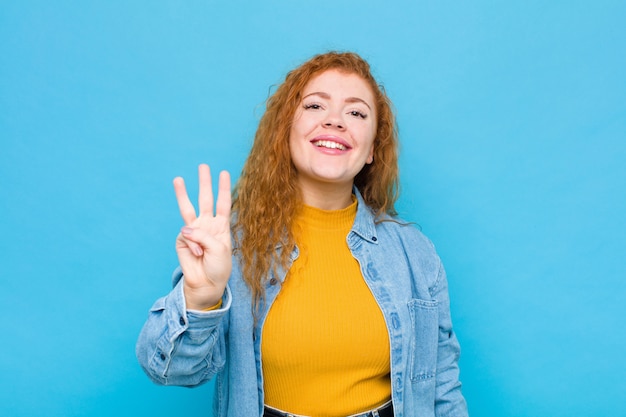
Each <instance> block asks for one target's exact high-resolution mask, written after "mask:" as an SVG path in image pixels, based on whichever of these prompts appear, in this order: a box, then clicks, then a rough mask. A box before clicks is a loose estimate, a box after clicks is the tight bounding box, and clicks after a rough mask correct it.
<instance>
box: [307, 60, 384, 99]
mask: <svg viewBox="0 0 626 417" xmlns="http://www.w3.org/2000/svg"><path fill="white" fill-rule="evenodd" d="M314 93H324V94H327V95H329V96H330V97H331V98H338V99H345V98H359V99H361V100H363V101H365V102H367V103H368V104H369V105H370V106H373V105H374V104H375V101H374V92H373V91H372V88H371V87H370V85H369V84H368V83H367V81H365V80H364V79H363V78H361V77H360V76H359V75H357V74H354V73H348V72H344V71H339V70H336V69H330V70H326V71H324V72H322V73H320V74H317V75H315V76H314V77H313V78H311V79H310V80H309V82H308V83H307V84H306V86H305V87H304V91H303V97H304V96H307V95H308V94H314Z"/></svg>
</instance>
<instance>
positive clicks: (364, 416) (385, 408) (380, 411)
mask: <svg viewBox="0 0 626 417" xmlns="http://www.w3.org/2000/svg"><path fill="white" fill-rule="evenodd" d="M263 417H306V416H301V415H299V414H290V413H287V412H285V411H282V410H277V409H275V408H272V407H268V406H265V412H264V413H263ZM348 417H393V404H392V403H391V401H389V402H388V403H386V404H383V405H381V406H380V407H379V408H376V409H374V410H370V411H365V412H363V413H357V414H353V415H352V416H348Z"/></svg>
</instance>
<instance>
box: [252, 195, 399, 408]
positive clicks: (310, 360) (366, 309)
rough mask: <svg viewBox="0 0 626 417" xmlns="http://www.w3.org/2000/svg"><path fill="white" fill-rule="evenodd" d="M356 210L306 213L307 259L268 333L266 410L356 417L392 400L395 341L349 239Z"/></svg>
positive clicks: (303, 239)
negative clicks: (392, 346) (392, 347)
mask: <svg viewBox="0 0 626 417" xmlns="http://www.w3.org/2000/svg"><path fill="white" fill-rule="evenodd" d="M356 204H357V203H356V201H354V203H353V204H352V205H350V206H349V207H347V208H345V209H342V210H336V211H325V210H319V209H316V208H313V207H306V206H305V207H303V209H302V211H301V212H300V214H299V216H298V217H297V219H296V222H295V227H296V228H295V230H296V236H297V237H298V238H297V240H298V247H299V249H300V256H299V257H298V259H297V260H296V261H295V262H294V264H293V265H292V267H291V269H290V271H289V274H288V275H287V278H286V279H285V282H284V284H283V287H282V288H281V290H280V293H279V294H278V297H277V298H276V300H275V301H274V304H273V305H272V307H271V309H270V311H269V312H268V315H267V317H266V319H265V323H264V326H263V334H262V340H261V358H262V365H263V377H264V389H265V403H266V404H267V405H269V406H271V407H275V408H278V409H281V410H285V411H289V412H291V413H295V414H301V415H308V416H315V417H335V416H342V415H343V416H346V415H350V414H355V413H358V412H361V411H366V410H369V409H372V408H375V407H377V406H379V405H381V404H384V403H385V402H386V401H388V400H389V399H390V398H391V382H390V379H389V368H390V352H389V336H388V332H387V327H386V325H385V321H384V317H383V315H382V312H381V311H380V308H379V307H378V304H377V303H376V300H375V299H374V296H373V295H372V293H371V292H370V290H369V287H368V286H367V284H366V283H365V280H364V279H363V276H362V274H361V270H360V267H359V263H358V262H357V260H356V259H354V257H353V256H352V254H351V253H350V250H349V248H348V245H347V243H346V237H347V235H348V233H349V231H350V228H351V227H352V224H353V222H354V218H355V216H356Z"/></svg>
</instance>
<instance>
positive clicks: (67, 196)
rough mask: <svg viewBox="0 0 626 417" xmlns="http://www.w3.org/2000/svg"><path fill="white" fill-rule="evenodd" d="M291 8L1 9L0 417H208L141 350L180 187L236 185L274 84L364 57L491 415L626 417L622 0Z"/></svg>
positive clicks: (406, 190)
mask: <svg viewBox="0 0 626 417" xmlns="http://www.w3.org/2000/svg"><path fill="white" fill-rule="evenodd" d="M295 3H296V2H287V1H284V2H279V1H266V2H254V3H252V2H250V3H244V2H237V1H232V2H226V1H212V0H211V1H209V0H206V1H192V0H190V1H144V2H139V1H91V2H87V1H75V2H71V1H55V2H48V1H40V2H34V1H19V2H18V1H15V2H10V1H3V2H1V3H0V144H1V146H0V214H1V216H0V231H1V234H2V239H1V240H0V257H1V260H2V265H3V268H2V274H1V278H0V279H1V280H2V285H1V287H0V314H1V315H0V320H1V321H0V323H1V329H0V335H1V338H2V342H1V345H0V352H1V354H0V370H1V372H0V415H3V416H15V417H17V416H36V415H40V416H109V415H117V416H168V417H171V416H173V415H180V416H203V415H205V416H206V415H210V411H209V410H210V403H211V396H212V389H211V386H210V385H208V386H204V387H201V388H198V389H194V390H190V389H184V388H172V387H166V388H163V387H157V386H154V385H152V383H150V382H149V381H148V379H147V378H146V377H145V376H144V375H143V373H142V371H141V370H140V368H139V366H138V365H137V363H136V360H135V357H134V343H135V339H136V336H137V334H138V332H139V329H140V327H141V325H142V323H143V321H144V319H145V317H146V314H147V310H148V308H149V307H150V305H151V304H152V302H153V300H154V299H156V298H157V297H158V296H161V295H163V294H165V293H166V292H167V291H168V290H169V285H170V283H169V279H170V272H171V270H172V269H173V268H174V267H175V266H176V256H175V253H174V238H175V236H176V234H177V232H178V229H179V227H180V225H181V221H180V220H179V217H178V213H177V207H176V201H175V198H174V194H173V190H172V186H171V179H172V178H173V177H174V176H176V175H183V176H185V177H187V178H188V180H189V181H190V182H191V184H192V187H191V188H193V189H195V184H196V182H195V181H196V178H195V175H196V166H197V164H198V163H200V162H208V163H210V164H211V165H212V166H213V167H214V169H228V170H231V172H232V173H233V175H234V176H235V177H237V175H238V173H239V171H240V169H241V166H242V163H243V161H244V158H245V155H246V153H247V150H248V148H249V146H250V143H251V138H252V135H253V133H254V130H255V126H256V124H257V122H258V120H259V117H260V115H261V114H262V111H263V102H264V100H265V99H266V97H267V95H268V91H269V89H270V86H272V85H274V84H276V83H279V82H280V81H281V80H282V77H283V76H284V74H285V72H286V71H287V70H289V69H290V68H292V67H294V66H295V65H297V64H299V63H301V62H302V61H304V60H305V59H306V58H308V57H310V56H311V55H313V54H315V53H318V52H322V51H326V50H329V49H341V50H344V49H349V50H355V51H357V52H359V53H361V54H362V55H363V56H364V57H365V58H367V59H368V60H370V62H371V64H372V66H373V69H374V71H375V73H376V75H377V76H378V78H379V79H380V80H381V81H382V83H383V84H384V85H385V88H386V89H387V91H388V93H389V94H390V96H391V97H392V99H393V100H394V103H395V105H396V107H397V110H398V120H399V125H400V133H401V139H402V159H401V174H402V191H403V194H402V199H401V202H400V204H399V209H400V211H401V213H402V215H403V216H404V217H405V218H407V219H409V220H412V221H415V222H417V223H419V224H420V225H421V226H422V228H423V230H424V232H425V233H426V234H427V235H428V236H429V237H431V239H432V240H433V241H434V242H435V244H436V245H437V247H438V249H439V252H440V255H441V256H442V258H443V260H444V262H445V264H446V266H447V270H448V274H449V279H450V288H451V297H452V310H453V316H454V319H455V325H456V329H457V332H458V335H459V338H460V340H461V343H462V348H463V356H462V361H461V366H462V379H463V382H464V391H465V394H466V396H467V399H468V402H469V407H470V412H471V413H472V415H474V416H493V417H508V416H511V417H513V416H529V417H531V416H532V417H541V416H546V417H547V416H551V417H556V416H609V415H610V416H626V400H625V399H624V398H626V397H625V393H626V382H625V381H626V378H624V374H625V373H626V359H625V354H624V352H625V351H626V331H625V330H624V326H623V324H624V318H625V317H626V303H625V302H624V301H625V299H626V262H625V261H624V257H625V255H626V250H625V249H626V220H625V218H626V216H625V214H624V213H626V197H625V195H626V192H625V190H626V168H625V164H626V82H625V74H626V59H625V57H626V52H625V51H626V49H625V48H626V47H625V45H626V25H625V24H624V22H625V21H626V3H624V2H623V1H602V0H598V1H591V0H590V1H510V2H492V1H486V0H480V1H473V2H451V1H412V2H406V3H393V4H391V2H390V4H388V5H385V6H383V5H382V3H381V2H380V1H361V2H338V1H327V0H322V1H319V2H315V3H313V4H310V3H305V4H302V5H295Z"/></svg>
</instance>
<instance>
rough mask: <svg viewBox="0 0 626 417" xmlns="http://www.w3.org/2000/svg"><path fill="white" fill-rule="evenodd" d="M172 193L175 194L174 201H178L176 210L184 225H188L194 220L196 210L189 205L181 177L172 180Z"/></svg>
mask: <svg viewBox="0 0 626 417" xmlns="http://www.w3.org/2000/svg"><path fill="white" fill-rule="evenodd" d="M174 192H175V193H176V201H178V209H179V210H180V215H181V217H182V218H183V221H184V222H185V224H190V223H191V222H193V221H194V220H196V209H195V208H194V207H193V204H191V201H190V200H189V196H188V195H187V189H186V188H185V180H183V179H182V177H176V178H174Z"/></svg>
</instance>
